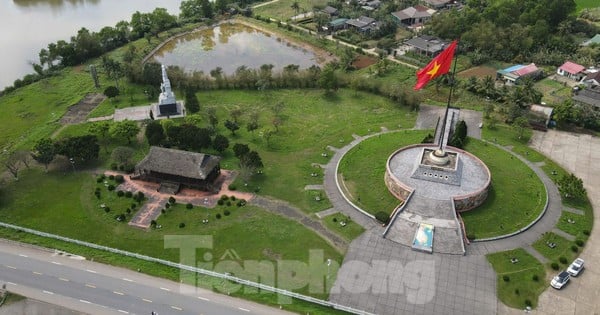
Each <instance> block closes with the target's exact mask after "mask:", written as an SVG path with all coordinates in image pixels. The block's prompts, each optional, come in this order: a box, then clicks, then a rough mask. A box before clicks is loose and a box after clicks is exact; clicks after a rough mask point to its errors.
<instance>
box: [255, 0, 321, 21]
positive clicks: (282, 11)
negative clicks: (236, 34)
mask: <svg viewBox="0 0 600 315" xmlns="http://www.w3.org/2000/svg"><path fill="white" fill-rule="evenodd" d="M296 2H298V6H299V7H300V9H299V10H298V14H302V13H304V12H311V11H312V10H313V7H315V6H318V7H325V6H326V5H327V1H325V0H298V1H296ZM293 3H294V1H292V0H279V1H276V2H273V3H270V4H267V5H263V6H260V7H258V8H255V9H253V10H252V11H253V12H252V13H253V14H254V15H260V16H267V17H270V18H273V19H277V20H280V21H287V20H289V19H290V18H291V17H292V16H295V15H296V11H295V10H294V9H292V4H293Z"/></svg>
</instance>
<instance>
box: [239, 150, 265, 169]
mask: <svg viewBox="0 0 600 315" xmlns="http://www.w3.org/2000/svg"><path fill="white" fill-rule="evenodd" d="M240 165H244V166H246V167H253V168H262V167H263V162H262V159H261V158H260V156H259V155H258V152H256V151H250V152H248V153H246V154H244V155H242V157H240Z"/></svg>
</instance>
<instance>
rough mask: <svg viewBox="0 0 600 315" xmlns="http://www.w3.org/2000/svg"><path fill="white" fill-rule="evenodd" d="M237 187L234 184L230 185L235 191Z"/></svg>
mask: <svg viewBox="0 0 600 315" xmlns="http://www.w3.org/2000/svg"><path fill="white" fill-rule="evenodd" d="M236 189H237V187H235V185H234V184H231V185H229V190H231V191H234V190H236Z"/></svg>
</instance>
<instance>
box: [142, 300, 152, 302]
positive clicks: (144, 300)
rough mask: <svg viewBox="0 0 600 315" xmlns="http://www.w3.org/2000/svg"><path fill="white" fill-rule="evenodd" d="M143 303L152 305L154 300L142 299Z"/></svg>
mask: <svg viewBox="0 0 600 315" xmlns="http://www.w3.org/2000/svg"><path fill="white" fill-rule="evenodd" d="M142 301H144V302H148V303H152V300H148V299H142Z"/></svg>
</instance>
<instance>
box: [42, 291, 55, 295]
mask: <svg viewBox="0 0 600 315" xmlns="http://www.w3.org/2000/svg"><path fill="white" fill-rule="evenodd" d="M42 292H44V293H46V294H50V295H52V294H54V293H52V292H50V291H46V290H44V291H42Z"/></svg>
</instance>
